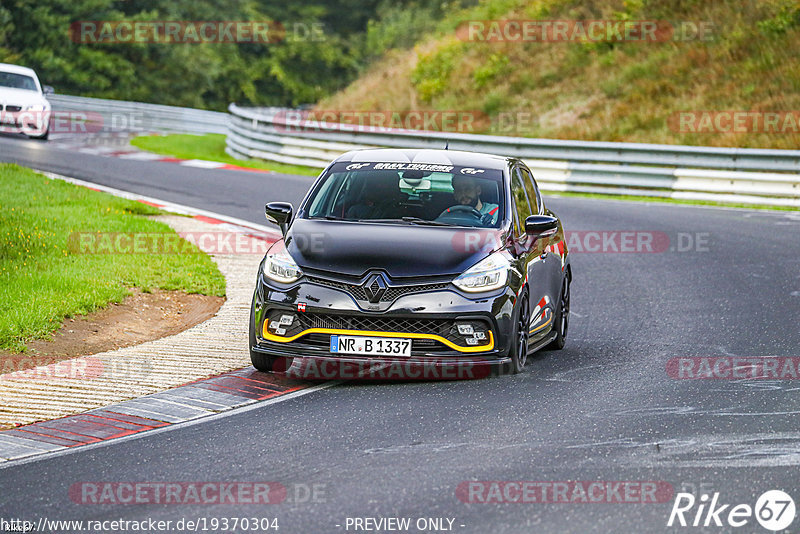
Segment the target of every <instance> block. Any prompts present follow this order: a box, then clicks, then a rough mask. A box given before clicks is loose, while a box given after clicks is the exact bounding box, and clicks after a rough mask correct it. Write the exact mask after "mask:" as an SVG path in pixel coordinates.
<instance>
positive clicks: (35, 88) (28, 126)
mask: <svg viewBox="0 0 800 534" xmlns="http://www.w3.org/2000/svg"><path fill="white" fill-rule="evenodd" d="M52 92H53V88H52V87H50V86H47V85H45V86H42V84H40V83H39V78H38V77H37V76H36V73H35V72H34V71H33V69H29V68H28V67H21V66H19V65H9V64H7V63H0V131H4V132H13V133H19V132H22V133H24V134H25V135H27V136H28V137H32V138H36V139H47V136H48V135H49V134H50V113H51V106H50V102H48V101H47V99H46V98H45V95H48V94H51V93H52Z"/></svg>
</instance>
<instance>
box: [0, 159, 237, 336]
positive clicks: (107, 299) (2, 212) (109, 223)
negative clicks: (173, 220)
mask: <svg viewBox="0 0 800 534" xmlns="http://www.w3.org/2000/svg"><path fill="white" fill-rule="evenodd" d="M158 213H161V212H159V211H158V210H157V209H155V208H152V207H150V206H147V205H145V204H142V203H139V202H134V201H131V200H126V199H121V198H117V197H113V196H110V195H107V194H105V193H99V192H96V191H92V190H90V189H86V188H83V187H78V186H75V185H72V184H69V183H66V182H63V181H61V180H51V179H48V178H45V177H44V176H42V175H40V174H37V173H35V172H33V171H31V170H29V169H25V168H23V167H19V166H17V165H10V164H0V349H7V350H12V351H20V350H24V349H25V341H26V340H30V339H41V338H47V337H48V336H49V335H50V334H51V333H52V332H53V331H54V330H56V329H57V328H59V327H60V325H61V323H62V321H63V319H64V318H65V317H70V316H74V315H83V314H87V313H89V312H91V311H93V310H96V309H98V308H102V307H104V306H106V305H107V304H109V303H111V302H120V301H121V300H122V299H123V298H124V297H125V296H126V295H128V294H129V291H128V290H129V288H131V287H138V288H141V289H142V290H143V291H150V290H152V288H160V289H164V290H182V291H186V292H188V293H202V294H206V295H218V296H223V295H224V294H225V279H224V277H223V276H222V274H221V273H220V272H219V270H218V269H217V266H216V264H215V263H214V262H213V261H212V260H211V258H209V257H208V256H207V255H205V254H203V253H200V251H199V249H197V248H196V247H193V245H189V244H188V243H187V245H188V249H191V250H193V251H196V252H197V253H190V254H79V253H77V252H76V251H75V248H74V247H70V246H69V243H70V234H73V233H74V232H147V233H160V234H161V233H165V234H174V233H175V232H174V231H173V230H172V229H171V228H170V227H169V226H167V225H166V224H163V223H161V222H158V221H154V220H152V219H149V218H148V217H146V216H147V215H154V214H158ZM184 250H187V249H184Z"/></svg>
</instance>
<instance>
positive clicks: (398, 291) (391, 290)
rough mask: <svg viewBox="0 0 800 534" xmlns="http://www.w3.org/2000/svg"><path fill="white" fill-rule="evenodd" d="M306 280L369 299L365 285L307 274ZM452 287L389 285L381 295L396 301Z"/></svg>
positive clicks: (382, 300)
mask: <svg viewBox="0 0 800 534" xmlns="http://www.w3.org/2000/svg"><path fill="white" fill-rule="evenodd" d="M306 280H307V281H309V282H312V283H314V284H319V285H321V286H326V287H332V288H334V289H338V290H340V291H344V292H346V293H350V294H351V295H352V296H353V298H355V299H356V300H361V301H368V300H369V299H368V298H367V293H366V291H365V290H364V287H363V286H361V285H357V284H348V283H347V282H339V281H337V280H330V279H327V278H320V277H317V276H307V277H306ZM448 287H450V282H444V283H441V282H440V283H435V284H414V285H407V286H389V287H387V288H386V292H385V293H384V294H383V296H382V297H381V300H380V301H381V302H394V301H395V300H397V299H399V298H400V297H402V296H403V295H409V294H411V293H425V292H428V291H439V290H442V289H447V288H448Z"/></svg>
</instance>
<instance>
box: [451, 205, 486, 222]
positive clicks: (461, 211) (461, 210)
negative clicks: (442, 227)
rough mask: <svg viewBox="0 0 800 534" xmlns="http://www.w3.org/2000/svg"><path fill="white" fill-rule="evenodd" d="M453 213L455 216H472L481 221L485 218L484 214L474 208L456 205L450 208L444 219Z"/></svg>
mask: <svg viewBox="0 0 800 534" xmlns="http://www.w3.org/2000/svg"><path fill="white" fill-rule="evenodd" d="M451 213H453V214H455V215H472V216H473V217H475V218H476V219H481V218H482V217H483V213H481V212H479V211H478V210H476V209H475V208H473V207H472V206H464V205H463V204H456V205H455V206H450V207H449V208H447V210H446V211H445V212H444V213H443V214H442V217H447V216H448V215H449V214H451Z"/></svg>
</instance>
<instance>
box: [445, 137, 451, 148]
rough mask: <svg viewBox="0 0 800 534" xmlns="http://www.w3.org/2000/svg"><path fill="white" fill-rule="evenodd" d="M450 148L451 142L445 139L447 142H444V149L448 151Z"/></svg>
mask: <svg viewBox="0 0 800 534" xmlns="http://www.w3.org/2000/svg"><path fill="white" fill-rule="evenodd" d="M448 148H450V140H449V139H445V141H444V149H445V150H447V149H448Z"/></svg>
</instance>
